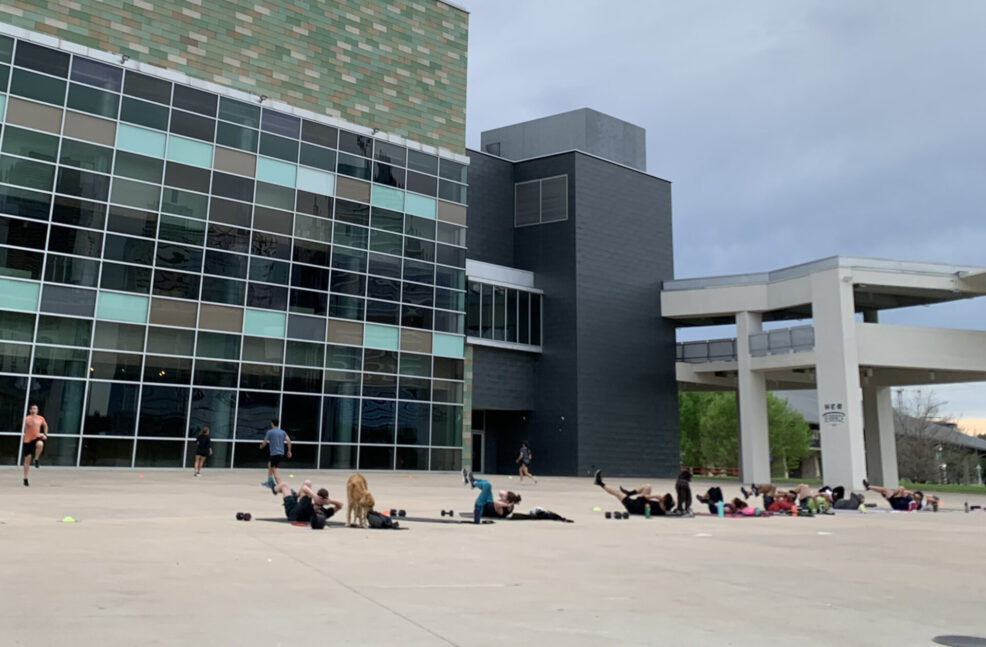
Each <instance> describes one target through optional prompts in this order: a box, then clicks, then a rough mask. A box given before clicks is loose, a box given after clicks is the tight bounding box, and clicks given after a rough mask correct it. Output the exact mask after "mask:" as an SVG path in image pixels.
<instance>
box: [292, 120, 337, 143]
mask: <svg viewBox="0 0 986 647" xmlns="http://www.w3.org/2000/svg"><path fill="white" fill-rule="evenodd" d="M301 138H302V139H303V140H305V141H306V142H311V143H313V144H318V145H319V146H328V147H329V148H335V147H336V143H337V140H338V138H339V131H338V130H336V129H335V128H333V127H332V126H326V125H324V124H320V123H316V122H314V121H308V120H307V119H306V120H305V121H304V122H303V123H302V126H301Z"/></svg>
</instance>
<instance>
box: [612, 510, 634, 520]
mask: <svg viewBox="0 0 986 647" xmlns="http://www.w3.org/2000/svg"><path fill="white" fill-rule="evenodd" d="M606 518H607V519H629V518H630V513H629V512H625V511H623V510H617V511H616V512H607V513H606Z"/></svg>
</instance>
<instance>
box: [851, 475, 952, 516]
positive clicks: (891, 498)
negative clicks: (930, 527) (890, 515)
mask: <svg viewBox="0 0 986 647" xmlns="http://www.w3.org/2000/svg"><path fill="white" fill-rule="evenodd" d="M863 487H864V488H866V489H867V490H873V491H874V492H876V493H878V494H881V495H883V498H884V499H886V500H887V503H889V504H890V507H891V508H893V509H894V510H900V511H903V512H908V511H911V510H933V509H937V507H938V505H939V504H940V503H941V499H939V498H938V497H936V496H931V495H928V496H925V494H924V492H922V491H921V490H915V491H914V492H911V491H910V490H908V489H907V488H903V487H898V488H896V489H891V488H886V487H880V486H879V485H870V482H869V481H867V480H866V479H863Z"/></svg>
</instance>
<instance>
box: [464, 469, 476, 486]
mask: <svg viewBox="0 0 986 647" xmlns="http://www.w3.org/2000/svg"><path fill="white" fill-rule="evenodd" d="M466 479H467V480H468V481H469V487H476V477H475V476H473V475H472V472H469V473H468V474H466Z"/></svg>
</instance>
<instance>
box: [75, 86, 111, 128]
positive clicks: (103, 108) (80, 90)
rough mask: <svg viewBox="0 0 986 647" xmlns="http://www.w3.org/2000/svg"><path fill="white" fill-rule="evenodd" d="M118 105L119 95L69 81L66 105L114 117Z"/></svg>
mask: <svg viewBox="0 0 986 647" xmlns="http://www.w3.org/2000/svg"><path fill="white" fill-rule="evenodd" d="M119 106H120V95H118V94H113V93H112V92H103V91H102V90H97V89H96V88H90V87H88V86H85V85H78V84H76V83H70V84H69V89H68V107H69V108H73V109H75V110H81V111H82V112H88V113H90V114H94V115H100V116H103V117H109V118H110V119H116V115H117V110H118V109H119Z"/></svg>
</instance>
